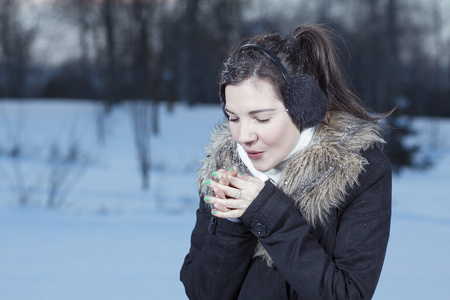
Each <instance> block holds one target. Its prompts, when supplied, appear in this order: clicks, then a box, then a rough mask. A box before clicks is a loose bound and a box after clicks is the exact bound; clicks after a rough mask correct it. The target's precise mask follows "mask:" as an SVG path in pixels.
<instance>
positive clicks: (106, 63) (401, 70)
mask: <svg viewBox="0 0 450 300" xmlns="http://www.w3.org/2000/svg"><path fill="white" fill-rule="evenodd" d="M19 3H20V2H19V0H0V4H1V5H0V50H1V51H0V66H1V68H0V96H1V97H53V98H55V97H58V98H88V99H98V100H101V101H105V102H107V103H108V104H110V105H113V104H114V103H116V102H118V101H121V100H124V99H152V100H156V99H157V100H163V101H169V102H173V101H187V102H189V103H196V102H203V103H204V102H211V103H217V84H216V78H217V72H218V70H219V69H220V66H221V63H222V58H223V57H224V55H225V51H226V50H227V49H229V48H230V46H231V45H232V44H233V43H234V42H236V41H237V40H238V39H240V38H245V37H247V36H250V35H252V34H255V33H260V32H262V31H270V30H280V31H282V32H283V33H285V34H288V33H289V29H291V28H293V27H295V26H296V25H298V24H300V23H304V22H308V21H313V22H323V23H325V24H328V25H330V26H331V28H333V29H334V30H335V31H336V32H337V33H339V34H340V35H341V36H343V38H344V42H345V44H346V45H347V47H344V46H343V47H341V50H342V60H343V63H344V67H346V68H347V70H348V72H349V75H350V76H351V78H352V79H353V82H354V85H355V88H356V90H357V91H358V92H359V94H360V95H361V97H362V98H363V99H364V101H365V102H366V103H367V105H368V106H369V107H371V108H373V109H374V110H375V111H386V110H389V109H390V108H391V107H392V106H393V105H397V104H400V106H401V108H402V110H403V111H404V112H405V113H408V114H413V115H417V114H420V115H445V116H448V115H450V103H449V101H445V99H448V97H449V95H450V83H449V82H450V71H449V68H450V51H448V50H449V49H448V43H449V38H448V37H446V36H445V35H444V32H445V30H444V29H445V28H444V27H446V25H447V27H448V23H449V22H450V21H449V20H446V19H445V17H446V16H445V15H443V13H444V11H445V10H444V6H443V5H444V4H443V1H431V2H424V1H418V0H416V1H406V0H384V1H333V2H329V1H317V2H315V4H311V2H310V1H295V2H293V1H291V2H288V1H286V3H284V4H283V3H280V4H279V5H275V4H273V3H274V2H273V1H265V0H264V1H243V0H233V1H229V0H216V1H207V0H172V1H161V0H159V1H158V0H153V1H152V0H128V1H120V0H103V1H96V0H58V1H53V2H51V1H48V2H47V4H46V5H45V6H44V5H35V7H36V8H38V7H39V9H36V10H34V9H33V8H31V9H30V8H28V11H27V12H26V14H29V15H31V17H30V16H24V13H23V12H22V10H23V9H22V10H21V7H20V5H19ZM277 3H278V2H277ZM25 10H26V8H25ZM30 20H31V21H30ZM44 22H53V23H54V24H63V25H64V26H61V30H64V31H69V32H67V34H68V35H72V36H73V38H74V39H76V43H74V44H75V45H76V48H77V49H74V51H72V52H71V53H72V54H68V55H67V58H66V59H65V60H63V61H61V62H60V63H58V64H57V65H55V64H53V65H51V66H49V64H48V62H46V61H45V60H42V59H41V58H40V57H41V56H42V55H41V56H40V55H39V53H37V52H38V51H37V48H36V44H37V43H38V41H39V40H40V39H41V38H42V37H43V36H45V35H46V32H45V30H44V29H43V27H42V26H41V24H42V23H44ZM445 22H447V23H445ZM49 43H52V40H51V39H50V40H49ZM55 45H58V44H57V43H55ZM53 50H54V51H55V52H57V51H58V49H53Z"/></svg>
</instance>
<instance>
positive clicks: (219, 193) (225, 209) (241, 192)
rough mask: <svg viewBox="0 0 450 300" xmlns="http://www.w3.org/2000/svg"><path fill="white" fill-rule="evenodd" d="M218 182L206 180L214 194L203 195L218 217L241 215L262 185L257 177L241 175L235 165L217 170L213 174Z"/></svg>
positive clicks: (237, 216)
mask: <svg viewBox="0 0 450 300" xmlns="http://www.w3.org/2000/svg"><path fill="white" fill-rule="evenodd" d="M215 175H216V176H215V177H217V178H218V182H216V181H214V180H208V181H207V183H209V186H210V187H211V188H212V189H213V191H214V193H215V196H210V195H207V196H205V201H206V202H208V203H212V204H213V205H214V209H213V210H212V213H213V214H214V215H215V216H217V217H219V218H239V217H241V216H242V215H243V214H244V212H245V211H246V210H247V208H248V207H249V206H250V204H251V203H252V202H253V200H254V199H255V198H256V196H258V194H259V193H260V192H261V190H262V188H263V187H264V182H263V181H262V180H260V179H259V178H256V177H252V176H248V175H242V173H240V172H238V170H237V168H236V167H233V168H232V171H231V172H229V171H225V170H219V171H217V172H216V174H215Z"/></svg>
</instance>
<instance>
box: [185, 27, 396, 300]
mask: <svg viewBox="0 0 450 300" xmlns="http://www.w3.org/2000/svg"><path fill="white" fill-rule="evenodd" d="M220 96H221V102H222V106H223V110H224V112H225V114H226V116H227V119H228V120H227V121H226V122H224V123H223V124H222V125H220V126H218V128H217V129H216V130H215V132H214V134H213V136H212V143H211V145H210V146H209V147H208V149H207V157H206V158H205V159H204V161H203V166H202V168H201V170H200V172H199V178H198V183H199V192H200V207H199V209H198V210H197V222H196V225H195V228H194V230H193V233H192V237H191V248H190V251H189V254H188V255H187V256H186V258H185V261H184V264H183V267H182V269H181V280H182V282H183V283H184V286H185V289H186V294H187V295H188V297H189V298H190V299H214V300H216V299H271V300H272V299H370V298H371V297H372V295H373V293H374V291H375V287H376V285H377V282H378V278H379V276H380V272H381V268H382V264H383V260H384V256H385V253H386V246H387V242H388V237H389V227H390V214H391V164H390V162H389V160H388V159H387V157H386V156H385V155H384V154H383V152H382V150H381V148H380V147H381V145H382V144H383V143H384V140H383V139H382V138H381V130H380V127H379V125H378V123H377V119H375V118H373V117H371V116H370V115H369V113H368V112H367V111H366V110H365V109H364V107H363V106H362V105H361V104H360V101H359V99H358V97H357V96H356V95H355V94H353V93H351V92H350V91H349V89H348V86H347V85H346V83H345V81H344V80H343V78H342V76H341V72H340V70H339V67H338V64H337V62H336V51H335V48H334V46H333V44H332V43H331V39H330V35H329V31H328V30H327V29H326V28H324V27H322V26H319V25H308V26H300V27H298V28H297V29H295V30H294V31H293V33H292V36H289V37H283V36H281V35H279V34H268V35H262V36H257V37H254V38H252V39H250V40H249V41H247V43H246V44H245V45H242V46H239V47H237V48H236V49H234V50H233V51H232V52H231V54H230V56H229V58H228V60H227V61H226V62H225V65H224V69H223V72H222V76H221V82H220Z"/></svg>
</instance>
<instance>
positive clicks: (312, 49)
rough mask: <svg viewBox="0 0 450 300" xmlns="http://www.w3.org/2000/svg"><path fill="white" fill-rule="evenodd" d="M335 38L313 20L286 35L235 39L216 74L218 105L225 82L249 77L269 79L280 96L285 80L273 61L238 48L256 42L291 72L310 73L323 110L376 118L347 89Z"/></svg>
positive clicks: (370, 119)
mask: <svg viewBox="0 0 450 300" xmlns="http://www.w3.org/2000/svg"><path fill="white" fill-rule="evenodd" d="M336 38H339V37H338V35H336V34H335V33H333V32H332V31H331V30H330V29H329V28H327V27H325V26H323V25H319V24H314V25H302V26H299V27H297V28H296V29H294V30H293V32H292V33H291V35H290V36H287V37H285V36H282V35H280V34H278V33H272V34H263V35H259V36H256V37H253V38H251V39H249V40H246V41H243V42H241V43H239V44H238V45H237V46H236V47H235V48H233V49H232V50H231V52H230V54H229V57H228V59H227V60H226V61H225V63H224V68H223V71H222V73H221V76H220V83H219V84H220V91H219V93H220V98H221V102H222V105H223V106H224V105H225V87H226V86H227V85H229V84H231V85H235V84H239V83H241V82H242V81H244V80H246V79H248V78H251V77H257V78H263V79H267V80H270V81H271V82H272V83H273V84H274V85H275V87H276V90H277V92H278V94H279V96H280V99H282V97H281V95H282V94H283V90H284V88H285V87H286V82H285V81H284V79H283V76H282V74H281V72H280V70H279V69H278V68H277V67H276V65H275V64H273V63H272V61H270V60H269V59H267V57H264V54H262V53H261V52H259V51H255V50H252V49H251V48H245V47H243V48H241V47H242V45H243V44H257V45H260V46H262V47H264V48H267V49H269V50H270V51H271V52H272V53H273V54H275V55H276V56H278V57H279V59H280V60H281V62H282V64H283V65H284V67H285V68H286V70H287V71H288V73H289V74H290V75H291V76H292V75H295V74H307V75H309V76H311V77H312V78H313V79H314V80H315V81H316V82H317V83H318V85H319V87H320V88H321V90H322V91H323V93H324V94H325V96H326V98H327V110H338V111H345V112H348V113H350V114H352V115H354V116H357V117H359V118H362V119H365V120H368V121H376V120H378V118H376V117H372V116H371V115H370V114H369V112H368V111H367V109H366V108H365V107H364V105H363V103H362V101H361V99H360V98H359V97H358V96H357V95H356V94H355V93H353V92H352V91H351V90H350V88H349V84H348V83H347V81H346V80H345V78H344V76H343V74H342V71H341V67H340V65H339V62H338V59H337V47H336V45H335V42H334V41H335V39H336Z"/></svg>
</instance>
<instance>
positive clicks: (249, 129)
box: [237, 124, 258, 145]
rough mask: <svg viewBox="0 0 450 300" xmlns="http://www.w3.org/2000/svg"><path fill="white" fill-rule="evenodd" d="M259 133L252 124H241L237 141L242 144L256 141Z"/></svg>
mask: <svg viewBox="0 0 450 300" xmlns="http://www.w3.org/2000/svg"><path fill="white" fill-rule="evenodd" d="M257 139H258V135H257V133H256V130H255V129H254V128H253V126H252V125H251V124H241V126H240V128H239V135H238V139H237V141H238V142H239V143H240V144H246V145H250V144H253V143H254V142H256V140H257Z"/></svg>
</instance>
